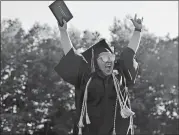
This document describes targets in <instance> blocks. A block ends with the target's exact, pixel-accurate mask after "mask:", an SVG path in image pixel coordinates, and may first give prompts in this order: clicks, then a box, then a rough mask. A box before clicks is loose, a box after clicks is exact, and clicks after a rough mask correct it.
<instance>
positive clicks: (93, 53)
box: [82, 39, 113, 72]
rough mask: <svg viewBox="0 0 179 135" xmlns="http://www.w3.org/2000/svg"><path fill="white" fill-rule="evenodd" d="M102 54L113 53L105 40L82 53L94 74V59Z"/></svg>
mask: <svg viewBox="0 0 179 135" xmlns="http://www.w3.org/2000/svg"><path fill="white" fill-rule="evenodd" d="M102 52H111V53H113V51H112V50H111V48H110V47H109V45H108V43H107V42H106V40H105V39H101V40H100V41H99V42H97V43H95V44H94V45H92V46H91V47H90V48H88V49H87V50H86V51H85V52H83V53H82V55H83V56H84V58H85V60H86V61H87V62H88V64H90V65H91V68H92V72H93V71H94V58H97V57H98V55H99V54H100V53H102Z"/></svg>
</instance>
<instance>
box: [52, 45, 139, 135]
mask: <svg viewBox="0 0 179 135" xmlns="http://www.w3.org/2000/svg"><path fill="white" fill-rule="evenodd" d="M134 54H135V53H134V51H133V50H132V49H130V48H128V47H127V48H126V49H124V51H123V52H122V53H121V56H120V60H118V62H117V63H116V65H115V69H117V70H118V71H119V74H118V75H116V77H117V78H118V79H119V81H120V78H121V76H122V82H123V83H122V85H121V90H123V89H124V88H125V87H124V86H125V85H126V86H127V87H129V86H132V85H133V84H134V81H135V77H136V74H137V72H138V64H137V62H136V61H135V59H134ZM90 70H91V69H90V66H89V65H88V63H87V62H86V60H85V59H84V57H83V56H82V55H80V54H77V53H75V52H74V50H73V49H71V50H70V51H69V52H68V53H67V55H66V56H64V57H63V58H62V59H61V60H60V62H59V64H58V65H57V66H56V67H55V71H56V72H57V73H58V74H59V76H61V77H62V78H63V79H64V80H65V81H66V82H69V83H70V84H72V85H74V86H75V106H76V114H77V116H76V120H75V122H74V129H73V135H78V127H77V124H78V121H79V117H80V114H81V112H80V110H81V105H82V102H83V94H84V90H85V86H86V83H87V81H88V80H89V78H90V77H91V76H92V77H93V78H92V81H91V82H90V84H89V87H88V100H87V108H88V115H89V118H90V121H91V124H89V125H86V124H85V123H84V124H85V127H84V128H83V130H82V131H83V135H111V133H112V130H113V125H114V124H113V120H114V112H115V111H114V110H115V103H116V91H115V88H114V83H113V79H112V76H109V77H105V76H103V75H102V74H101V73H100V72H95V73H93V74H90ZM84 119H85V118H84ZM128 126H129V118H127V119H123V118H122V117H121V115H120V106H119V104H118V109H117V116H116V126H115V127H116V134H117V135H119V134H120V135H123V134H126V133H127V129H128Z"/></svg>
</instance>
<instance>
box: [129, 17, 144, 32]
mask: <svg viewBox="0 0 179 135" xmlns="http://www.w3.org/2000/svg"><path fill="white" fill-rule="evenodd" d="M130 20H131V21H132V23H133V25H134V27H135V28H136V29H140V30H141V29H142V22H143V17H142V19H139V18H137V14H135V17H134V19H130Z"/></svg>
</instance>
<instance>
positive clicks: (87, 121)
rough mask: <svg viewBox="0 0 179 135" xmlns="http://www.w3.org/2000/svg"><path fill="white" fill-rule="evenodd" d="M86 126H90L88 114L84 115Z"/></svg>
mask: <svg viewBox="0 0 179 135" xmlns="http://www.w3.org/2000/svg"><path fill="white" fill-rule="evenodd" d="M86 124H91V122H90V119H89V116H88V113H86Z"/></svg>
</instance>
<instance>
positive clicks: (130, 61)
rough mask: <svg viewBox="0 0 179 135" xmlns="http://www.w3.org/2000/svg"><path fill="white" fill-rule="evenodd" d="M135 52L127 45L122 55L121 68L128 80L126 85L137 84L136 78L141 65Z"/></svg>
mask: <svg viewBox="0 0 179 135" xmlns="http://www.w3.org/2000/svg"><path fill="white" fill-rule="evenodd" d="M134 56H135V52H134V50H132V49H131V48H129V47H126V48H125V49H124V51H123V52H122V53H121V55H120V59H119V61H120V66H121V67H120V68H121V70H122V72H123V74H124V77H125V80H126V86H127V87H131V86H133V85H134V84H135V79H136V76H137V73H138V70H139V65H138V63H137V62H136V60H135V58H134Z"/></svg>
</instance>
